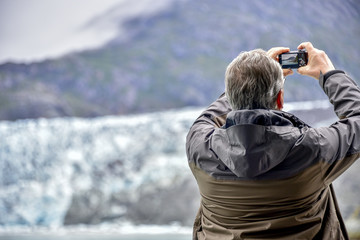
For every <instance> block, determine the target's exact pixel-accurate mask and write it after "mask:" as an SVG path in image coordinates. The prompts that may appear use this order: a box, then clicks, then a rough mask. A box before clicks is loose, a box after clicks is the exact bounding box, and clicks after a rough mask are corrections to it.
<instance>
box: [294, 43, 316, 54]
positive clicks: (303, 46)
mask: <svg viewBox="0 0 360 240" xmlns="http://www.w3.org/2000/svg"><path fill="white" fill-rule="evenodd" d="M297 48H298V49H304V48H306V50H307V51H308V52H309V51H312V50H313V49H314V46H313V45H312V43H311V42H303V43H300V45H299V46H298V47H297Z"/></svg>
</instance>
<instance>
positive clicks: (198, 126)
mask: <svg viewBox="0 0 360 240" xmlns="http://www.w3.org/2000/svg"><path fill="white" fill-rule="evenodd" d="M230 111H231V107H230V105H229V103H228V101H227V99H226V96H225V93H223V94H222V95H221V96H220V97H219V98H218V99H217V100H216V101H215V102H213V103H212V104H211V105H210V106H209V107H208V108H207V109H206V110H205V111H203V112H202V113H201V115H200V116H199V117H198V118H197V119H196V121H195V122H194V124H193V125H192V126H191V128H190V131H189V133H188V135H187V137H186V154H187V157H188V161H189V162H195V164H196V165H198V162H199V160H200V159H201V158H203V157H204V158H206V159H208V160H209V161H211V159H213V158H214V157H216V156H214V155H213V153H212V152H211V151H209V150H210V146H209V138H210V136H211V135H212V133H213V132H214V130H215V128H218V127H221V126H222V125H223V124H224V123H225V121H226V116H227V114H228V113H229V112H230Z"/></svg>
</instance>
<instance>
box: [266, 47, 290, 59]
mask: <svg viewBox="0 0 360 240" xmlns="http://www.w3.org/2000/svg"><path fill="white" fill-rule="evenodd" d="M289 51H290V48H286V47H274V48H271V49H270V50H269V51H268V52H267V53H268V55H269V56H270V57H271V58H273V59H275V60H277V56H278V55H279V54H282V53H285V52H289Z"/></svg>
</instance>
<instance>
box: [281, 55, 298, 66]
mask: <svg viewBox="0 0 360 240" xmlns="http://www.w3.org/2000/svg"><path fill="white" fill-rule="evenodd" d="M296 64H298V54H297V53H289V54H283V55H282V65H296Z"/></svg>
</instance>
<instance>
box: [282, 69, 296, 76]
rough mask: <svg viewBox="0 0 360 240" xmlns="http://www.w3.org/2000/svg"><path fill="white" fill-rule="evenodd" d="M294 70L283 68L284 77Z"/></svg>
mask: <svg viewBox="0 0 360 240" xmlns="http://www.w3.org/2000/svg"><path fill="white" fill-rule="evenodd" d="M293 73H294V72H293V70H292V69H290V68H289V69H283V74H284V77H286V76H289V75H292V74H293Z"/></svg>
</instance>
